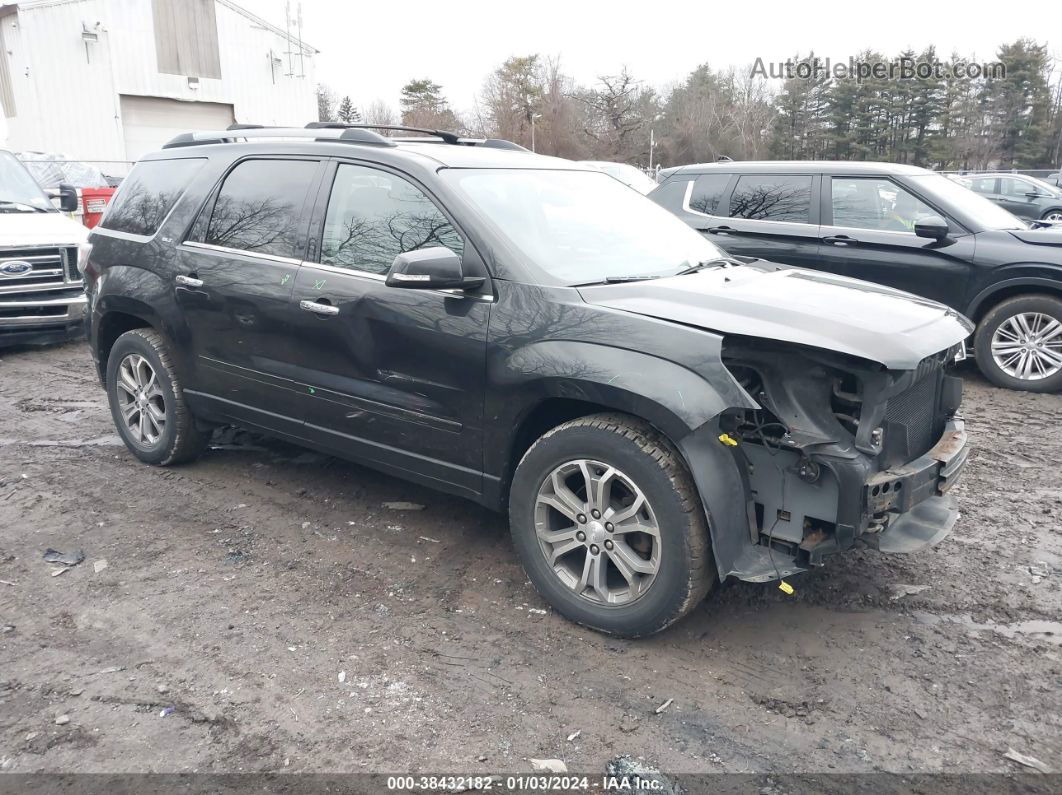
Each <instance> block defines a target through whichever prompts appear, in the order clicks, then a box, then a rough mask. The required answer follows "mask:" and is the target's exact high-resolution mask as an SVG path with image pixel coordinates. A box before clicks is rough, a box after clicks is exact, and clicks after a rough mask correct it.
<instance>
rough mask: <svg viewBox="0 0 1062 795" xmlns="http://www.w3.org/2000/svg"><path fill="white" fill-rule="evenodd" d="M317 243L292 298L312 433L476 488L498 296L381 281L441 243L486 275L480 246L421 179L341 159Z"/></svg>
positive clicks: (400, 468) (363, 454) (321, 212)
mask: <svg viewBox="0 0 1062 795" xmlns="http://www.w3.org/2000/svg"><path fill="white" fill-rule="evenodd" d="M312 235H313V240H314V241H316V242H315V243H312V244H311V245H312V246H314V247H315V248H316V250H317V251H319V252H320V253H319V255H318V256H316V257H313V258H312V259H314V260H316V261H313V262H307V263H305V264H304V265H303V267H302V268H301V269H300V270H299V274H298V277H297V278H296V281H295V291H294V294H293V296H292V304H293V306H295V307H297V310H296V311H295V313H294V314H295V315H296V320H295V328H294V330H293V338H294V339H295V340H296V341H297V346H298V348H297V351H296V358H297V365H296V369H295V373H296V376H295V377H296V378H297V380H298V381H299V383H300V386H301V391H302V410H303V412H304V416H305V420H306V429H305V430H306V434H307V436H308V438H310V439H311V440H313V441H314V442H316V443H317V444H319V445H321V446H323V447H325V448H328V449H331V450H333V451H334V452H336V453H337V454H339V455H343V456H347V457H353V458H357V459H361V460H366V461H370V462H372V463H373V464H374V465H376V466H377V467H379V468H382V469H385V470H390V471H392V472H395V473H396V474H401V475H404V476H407V477H410V476H411V477H413V478H414V479H418V480H420V481H422V482H425V483H428V484H430V485H432V486H434V487H437V488H441V489H444V490H447V491H451V492H456V493H460V494H466V495H469V496H474V495H476V494H478V493H479V492H480V490H481V488H482V482H481V481H482V475H481V472H482V466H483V450H482V427H483V384H484V369H485V367H486V339H487V321H488V320H489V317H490V308H491V297H490V295H489V294H488V293H484V294H481V295H476V294H469V293H463V292H458V291H441V290H406V289H397V288H393V287H387V286H386V284H385V283H384V279H385V274H386V273H387V271H388V270H389V269H390V267H391V263H392V262H393V261H394V258H395V256H397V255H398V254H400V253H402V252H405V251H412V250H415V249H419V248H425V247H430V246H445V247H447V248H450V249H451V250H453V251H455V252H457V253H458V254H460V255H461V256H462V261H463V263H464V269H465V272H466V273H469V274H477V275H485V270H484V269H483V266H482V263H481V262H480V260H479V259H478V255H477V254H476V252H475V250H474V249H473V248H472V246H471V245H469V244H468V243H466V239H465V238H464V236H463V235H462V234H461V233H460V232H459V231H458V229H457V227H456V225H455V224H454V222H453V220H452V219H451V218H450V217H448V216H447V215H446V214H445V213H444V212H443V211H442V210H441V208H440V206H439V204H438V203H437V202H436V201H435V199H434V198H433V197H432V196H431V195H430V194H429V192H428V191H427V189H426V188H425V187H424V186H423V185H421V184H419V183H417V182H415V181H414V180H412V179H410V178H409V177H408V176H405V175H403V174H399V173H397V172H395V171H391V170H386V169H383V168H380V167H377V166H370V165H367V164H361V163H356V162H340V163H335V164H333V167H332V169H331V170H330V171H329V173H328V175H327V176H326V178H325V180H324V182H323V184H322V187H321V191H320V196H319V199H318V202H317V209H316V210H315V214H314V227H313V232H312Z"/></svg>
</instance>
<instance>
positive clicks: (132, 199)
mask: <svg viewBox="0 0 1062 795" xmlns="http://www.w3.org/2000/svg"><path fill="white" fill-rule="evenodd" d="M205 162H206V160H205V159H203V158H201V157H197V158H181V159H177V160H142V161H141V162H139V163H137V164H136V165H135V166H133V170H132V171H131V172H130V173H129V176H128V177H126V178H125V179H124V180H122V185H121V187H120V188H118V192H117V193H116V194H115V195H114V198H113V199H112V200H111V203H110V206H109V207H108V208H107V213H106V214H105V215H104V216H103V220H101V221H100V226H102V227H103V228H104V229H114V230H115V231H118V232H128V233H130V234H133V235H153V234H155V232H157V231H158V228H159V226H160V225H161V224H162V222H163V220H165V218H166V216H167V215H169V212H170V210H172V209H173V206H174V205H175V204H176V203H177V200H178V199H179V198H181V194H182V193H184V189H185V188H187V187H188V183H189V182H191V181H192V177H194V176H195V174H196V172H198V171H199V169H200V168H202V166H203V163H205Z"/></svg>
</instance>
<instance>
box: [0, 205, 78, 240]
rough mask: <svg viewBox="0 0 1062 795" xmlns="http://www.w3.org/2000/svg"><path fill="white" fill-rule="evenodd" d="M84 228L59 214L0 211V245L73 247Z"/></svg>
mask: <svg viewBox="0 0 1062 795" xmlns="http://www.w3.org/2000/svg"><path fill="white" fill-rule="evenodd" d="M86 237H88V229H86V228H85V227H84V226H82V225H81V224H79V223H78V222H77V221H71V220H70V219H69V218H67V217H66V216H65V215H63V214H62V213H0V248H18V247H20V246H76V245H78V244H79V243H81V242H82V241H84V240H85V238H86Z"/></svg>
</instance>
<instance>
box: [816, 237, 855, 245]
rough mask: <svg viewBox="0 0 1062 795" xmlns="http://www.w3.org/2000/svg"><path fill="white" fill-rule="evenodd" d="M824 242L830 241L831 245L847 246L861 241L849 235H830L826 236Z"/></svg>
mask: <svg viewBox="0 0 1062 795" xmlns="http://www.w3.org/2000/svg"><path fill="white" fill-rule="evenodd" d="M822 242H823V243H829V244H830V245H831V246H847V245H850V244H852V243H858V242H859V241H858V240H856V239H855V238H854V237H849V236H848V235H830V236H829V237H824V238H823V239H822Z"/></svg>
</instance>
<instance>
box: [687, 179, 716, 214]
mask: <svg viewBox="0 0 1062 795" xmlns="http://www.w3.org/2000/svg"><path fill="white" fill-rule="evenodd" d="M700 176H703V175H702V174H694V175H693V179H691V180H690V181H689V182H687V183H686V192H685V193H684V194H683V196H682V209H683V210H685V211H686V212H688V213H690V214H691V215H699V216H701V218H726V216H725V215H709V214H708V213H702V212H701V211H700V210H694V209H693V208H692V207H690V199H691V198H693V186H694V185H696V184H697V177H700Z"/></svg>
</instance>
